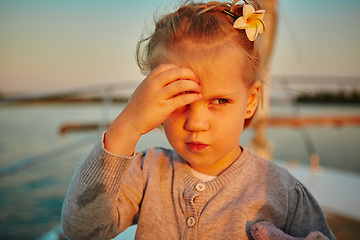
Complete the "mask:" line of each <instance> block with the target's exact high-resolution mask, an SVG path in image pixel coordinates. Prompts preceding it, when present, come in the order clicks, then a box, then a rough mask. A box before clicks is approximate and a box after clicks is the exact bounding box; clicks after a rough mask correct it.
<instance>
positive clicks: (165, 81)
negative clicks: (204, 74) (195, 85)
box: [154, 67, 199, 87]
mask: <svg viewBox="0 0 360 240" xmlns="http://www.w3.org/2000/svg"><path fill="white" fill-rule="evenodd" d="M154 80H156V82H157V83H158V84H160V86H162V87H165V86H167V85H169V84H171V83H173V82H175V81H178V80H192V81H195V82H199V80H198V78H197V77H196V75H195V73H194V71H193V70H191V69H189V68H180V67H174V68H171V67H170V68H169V69H168V70H166V71H164V72H162V73H160V74H159V75H158V76H157V77H156V79H154Z"/></svg>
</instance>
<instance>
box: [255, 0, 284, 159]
mask: <svg viewBox="0 0 360 240" xmlns="http://www.w3.org/2000/svg"><path fill="white" fill-rule="evenodd" d="M261 5H262V8H263V9H265V11H266V14H265V17H264V21H265V24H266V31H265V32H264V33H263V34H262V36H261V38H260V42H259V47H260V53H261V57H262V71H261V73H260V80H261V81H262V82H263V84H262V92H261V93H262V101H261V104H259V107H258V111H257V114H256V116H255V118H254V121H253V122H252V126H253V127H254V136H253V139H252V140H251V142H250V148H251V149H252V150H253V151H254V152H256V153H257V154H258V155H260V156H262V157H264V158H266V159H271V158H272V150H273V149H272V145H271V143H270V142H269V141H268V140H267V136H266V128H267V124H266V122H267V120H268V119H269V115H270V87H269V86H270V83H271V72H270V71H271V59H272V54H273V47H274V42H275V35H276V30H277V18H278V0H262V1H261Z"/></svg>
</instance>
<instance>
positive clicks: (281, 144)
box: [0, 103, 360, 240]
mask: <svg viewBox="0 0 360 240" xmlns="http://www.w3.org/2000/svg"><path fill="white" fill-rule="evenodd" d="M123 107H124V104H113V105H111V106H106V107H105V108H104V107H103V105H102V104H97V103H91V104H90V103H76V104H64V103H51V104H49V103H47V104H41V103H37V104H16V105H1V106H0V133H1V138H0V239H23V240H24V239H36V238H37V237H39V236H41V235H42V234H44V233H45V232H47V231H49V230H50V229H52V228H54V227H55V226H57V225H58V224H59V222H60V213H61V205H62V202H63V199H64V196H65V194H66V190H67V187H68V185H69V183H70V181H71V177H72V175H73V173H74V170H75V168H76V165H77V164H78V163H79V162H80V161H81V160H82V159H84V158H85V157H86V155H87V154H88V153H89V151H90V150H91V148H92V146H93V145H94V144H95V142H96V141H98V140H99V138H100V135H101V133H102V132H103V131H104V129H101V128H100V129H92V130H87V131H73V132H68V133H66V134H60V133H59V129H60V128H61V127H62V126H64V125H66V124H69V123H75V124H93V123H95V124H96V123H104V122H108V121H111V120H112V119H114V118H115V117H116V116H117V114H118V113H119V112H120V111H121V110H122V108H123ZM295 113H296V114H300V115H306V116H309V115H311V116H341V115H357V116H359V115H360V106H359V105H357V106H349V105H314V104H313V105H298V107H297V108H296V109H294V108H293V107H292V106H291V105H288V104H284V103H278V104H273V105H272V107H271V115H272V116H291V115H293V114H295ZM252 137H253V130H251V129H249V130H246V131H245V132H244V133H243V136H242V139H241V144H243V145H244V146H248V145H249V143H250V141H251V139H252ZM267 138H268V140H269V141H270V142H271V144H272V146H273V158H274V159H275V160H276V159H279V160H284V161H287V160H289V161H291V162H299V163H303V164H308V163H309V156H310V152H309V151H308V149H309V146H311V148H312V149H315V150H316V152H317V154H318V155H319V158H320V164H321V165H322V166H324V167H328V168H334V169H338V170H343V171H348V172H351V173H354V174H359V175H360V158H359V156H360V147H359V146H360V145H359V142H360V127H359V126H345V127H319V126H316V127H309V128H306V129H294V128H290V127H283V128H269V129H268V130H267ZM151 146H162V147H170V146H169V144H168V143H167V141H166V138H165V136H164V134H163V133H162V132H161V131H160V130H155V131H152V132H150V133H149V134H147V135H145V136H143V137H142V138H141V139H140V141H139V143H138V145H137V150H142V149H145V148H147V147H151Z"/></svg>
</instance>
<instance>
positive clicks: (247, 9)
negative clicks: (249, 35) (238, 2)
mask: <svg viewBox="0 0 360 240" xmlns="http://www.w3.org/2000/svg"><path fill="white" fill-rule="evenodd" d="M254 12H255V8H254V7H253V6H252V5H250V4H244V5H243V17H244V19H245V20H246V19H248V18H249V17H250V16H251V15H252V14H253V13H254Z"/></svg>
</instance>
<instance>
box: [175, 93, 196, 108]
mask: <svg viewBox="0 0 360 240" xmlns="http://www.w3.org/2000/svg"><path fill="white" fill-rule="evenodd" d="M201 98H202V95H201V93H196V92H182V93H181V94H179V95H177V96H175V97H173V98H171V99H169V102H170V104H171V106H172V108H173V111H175V110H176V109H178V108H181V107H183V106H186V105H188V104H190V103H193V102H196V101H198V100H200V99H201Z"/></svg>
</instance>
